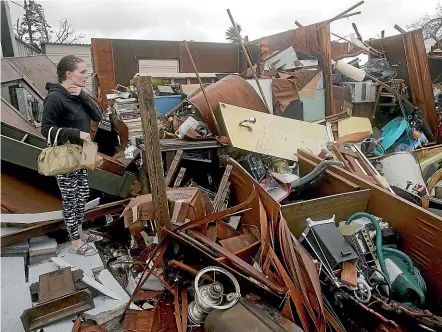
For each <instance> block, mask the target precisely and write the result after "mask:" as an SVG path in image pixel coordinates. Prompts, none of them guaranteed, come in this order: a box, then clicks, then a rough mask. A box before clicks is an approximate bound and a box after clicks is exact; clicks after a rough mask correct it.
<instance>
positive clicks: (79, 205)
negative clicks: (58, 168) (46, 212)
mask: <svg viewBox="0 0 442 332" xmlns="http://www.w3.org/2000/svg"><path fill="white" fill-rule="evenodd" d="M56 178H57V183H58V187H59V188H60V191H61V198H62V203H63V219H64V222H65V224H66V229H67V231H68V233H69V237H70V238H71V240H78V239H80V234H79V227H81V225H82V224H83V220H84V208H85V205H86V200H87V199H88V198H89V183H88V177H87V169H85V168H83V169H80V170H78V171H74V172H71V173H67V174H62V175H57V176H56Z"/></svg>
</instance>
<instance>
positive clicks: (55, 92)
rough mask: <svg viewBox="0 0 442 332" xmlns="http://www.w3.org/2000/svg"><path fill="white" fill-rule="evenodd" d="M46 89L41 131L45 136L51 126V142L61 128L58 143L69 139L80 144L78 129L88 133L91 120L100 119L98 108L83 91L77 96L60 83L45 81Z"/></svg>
mask: <svg viewBox="0 0 442 332" xmlns="http://www.w3.org/2000/svg"><path fill="white" fill-rule="evenodd" d="M46 89H47V90H49V92H48V96H47V97H46V99H45V101H44V104H43V107H44V109H43V119H42V123H41V133H42V134H43V136H44V137H46V138H47V137H48V135H49V129H50V128H51V127H53V129H52V131H51V142H52V143H54V140H55V135H56V134H57V131H58V129H60V128H61V130H60V133H59V135H58V138H57V143H58V144H63V143H66V142H67V141H69V142H71V143H73V144H79V145H81V144H82V140H81V139H80V131H84V132H86V133H89V132H90V130H91V120H93V121H96V122H99V121H100V120H101V111H100V109H99V108H98V107H97V106H96V105H95V104H94V102H93V101H92V99H91V98H90V97H89V96H88V95H87V93H85V92H83V91H82V92H81V93H80V94H79V95H78V96H74V95H71V94H70V93H69V92H68V91H67V90H66V89H65V88H64V87H63V86H62V85H61V84H52V83H47V84H46Z"/></svg>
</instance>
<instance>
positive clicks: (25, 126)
mask: <svg viewBox="0 0 442 332" xmlns="http://www.w3.org/2000/svg"><path fill="white" fill-rule="evenodd" d="M1 99H2V111H1V121H2V122H5V123H7V124H9V125H11V126H14V127H17V128H20V129H21V130H24V131H26V132H28V133H30V134H34V135H37V136H40V137H43V136H42V134H41V133H40V131H39V130H38V129H37V128H35V127H34V126H32V124H30V123H29V122H28V120H26V119H25V118H24V117H23V116H22V115H21V114H20V112H19V111H18V110H16V109H15V108H14V106H12V105H11V104H10V103H8V102H7V101H6V100H5V99H4V98H3V97H2V98H1Z"/></svg>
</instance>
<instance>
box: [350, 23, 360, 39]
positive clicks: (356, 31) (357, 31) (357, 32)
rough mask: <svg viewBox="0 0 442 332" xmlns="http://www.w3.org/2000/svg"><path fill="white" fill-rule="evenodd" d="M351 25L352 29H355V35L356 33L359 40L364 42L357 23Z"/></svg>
mask: <svg viewBox="0 0 442 332" xmlns="http://www.w3.org/2000/svg"><path fill="white" fill-rule="evenodd" d="M351 25H352V27H353V30H354V31H355V33H356V36H358V39H359V40H360V41H362V36H361V34H360V33H359V30H358V27H357V26H356V23H352V24H351Z"/></svg>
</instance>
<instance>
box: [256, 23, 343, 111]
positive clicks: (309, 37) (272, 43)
mask: <svg viewBox="0 0 442 332" xmlns="http://www.w3.org/2000/svg"><path fill="white" fill-rule="evenodd" d="M317 26H318V25H317V24H312V25H309V26H305V27H301V28H298V29H294V30H288V31H285V32H281V33H278V34H275V35H271V36H268V37H263V38H261V40H260V43H259V49H260V54H261V60H264V59H265V58H266V57H268V56H269V55H270V54H272V53H273V52H275V51H281V50H284V49H286V48H288V47H290V46H293V47H294V48H295V50H298V51H301V52H303V53H306V54H309V55H312V56H313V57H315V58H316V59H317V60H318V62H319V66H320V68H321V69H322V70H323V73H324V89H325V112H326V115H330V114H335V109H334V105H333V102H332V100H333V89H332V86H333V85H332V67H331V59H332V48H331V42H330V24H328V25H325V26H324V27H322V28H320V29H319V30H318V29H317Z"/></svg>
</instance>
